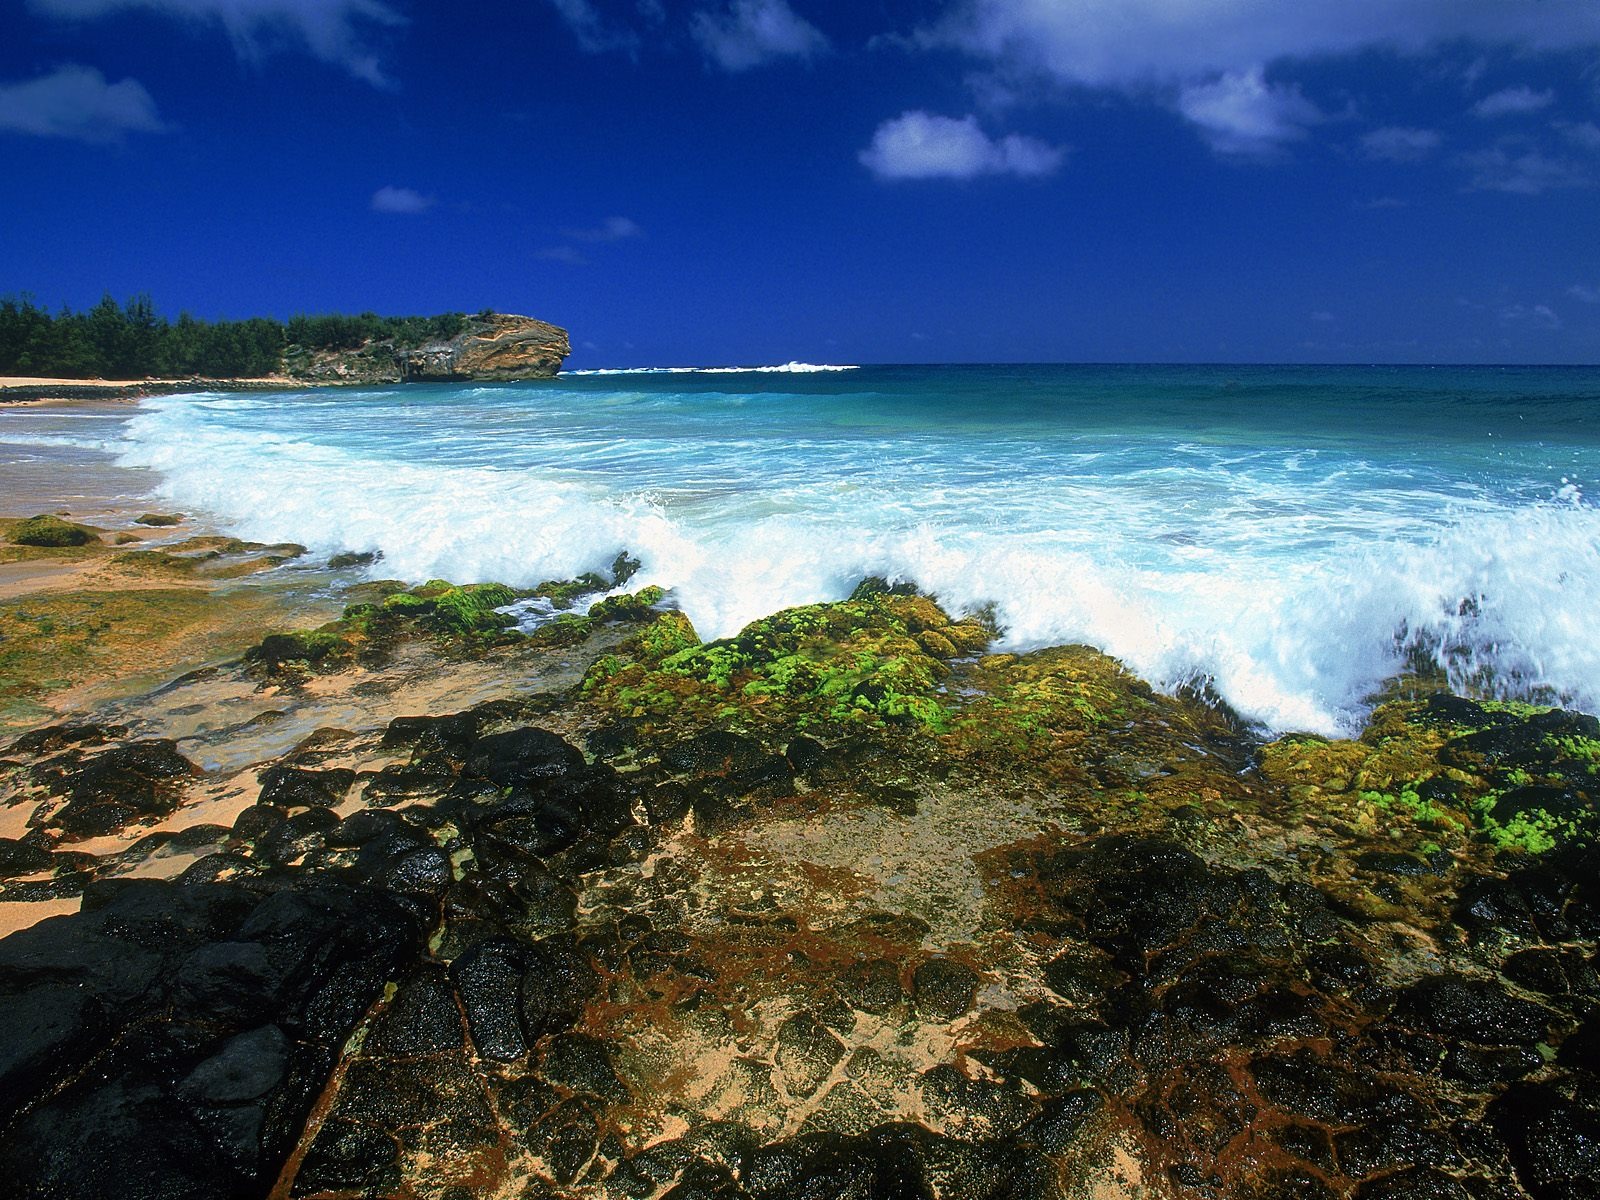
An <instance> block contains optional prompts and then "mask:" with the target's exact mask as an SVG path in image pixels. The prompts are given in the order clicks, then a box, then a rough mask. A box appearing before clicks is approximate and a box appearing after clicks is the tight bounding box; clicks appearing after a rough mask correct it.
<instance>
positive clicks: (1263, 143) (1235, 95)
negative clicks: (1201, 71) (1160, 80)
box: [1178, 67, 1322, 157]
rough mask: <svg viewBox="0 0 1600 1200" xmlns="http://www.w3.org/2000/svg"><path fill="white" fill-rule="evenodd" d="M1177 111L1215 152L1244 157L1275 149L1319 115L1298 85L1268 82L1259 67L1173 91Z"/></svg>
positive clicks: (1299, 134)
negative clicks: (1176, 102) (1175, 93)
mask: <svg viewBox="0 0 1600 1200" xmlns="http://www.w3.org/2000/svg"><path fill="white" fill-rule="evenodd" d="M1178 111H1179V112H1180V113H1182V114H1183V115H1184V117H1185V118H1186V119H1188V120H1189V121H1190V122H1192V123H1193V124H1194V125H1196V126H1198V127H1199V130H1200V133H1201V136H1203V137H1204V138H1205V139H1206V141H1207V142H1208V143H1209V144H1210V145H1211V148H1212V149H1213V150H1215V151H1217V153H1219V154H1228V155H1236V156H1246V157H1259V156H1262V155H1268V154H1272V153H1275V152H1276V151H1278V150H1280V149H1281V148H1282V147H1283V146H1284V144H1285V143H1287V142H1292V141H1296V140H1298V139H1299V138H1303V137H1304V136H1305V135H1306V126H1307V125H1312V124H1315V123H1316V122H1317V121H1320V120H1322V113H1321V112H1319V111H1318V109H1317V106H1316V105H1314V104H1312V103H1311V101H1309V100H1307V99H1306V98H1305V97H1304V96H1303V95H1301V94H1300V89H1299V88H1297V87H1292V86H1288V85H1284V84H1273V83H1268V82H1267V81H1266V77H1265V74H1264V72H1263V71H1262V69H1261V68H1260V67H1252V68H1251V69H1249V70H1247V71H1240V72H1230V73H1228V74H1226V75H1224V76H1222V78H1220V79H1218V80H1215V81H1214V82H1211V83H1196V84H1191V85H1190V86H1188V87H1186V88H1184V89H1183V90H1182V91H1181V92H1179V93H1178Z"/></svg>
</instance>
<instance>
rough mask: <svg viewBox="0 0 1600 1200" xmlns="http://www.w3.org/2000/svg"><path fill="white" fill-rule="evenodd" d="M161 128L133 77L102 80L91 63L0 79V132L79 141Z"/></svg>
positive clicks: (110, 138)
mask: <svg viewBox="0 0 1600 1200" xmlns="http://www.w3.org/2000/svg"><path fill="white" fill-rule="evenodd" d="M164 128H166V126H165V125H163V124H162V121H161V118H160V116H158V115H157V113H156V102H155V101H154V100H152V99H151V98H150V93H149V92H147V91H145V89H144V85H143V84H141V83H140V82H139V81H138V80H136V79H124V80H122V81H121V82H119V83H107V82H106V77H105V76H104V75H102V74H100V72H99V71H97V70H95V69H94V68H93V67H85V66H80V65H78V64H75V63H74V64H69V65H67V66H62V67H57V68H56V69H55V70H54V71H52V72H50V73H49V74H48V75H40V76H39V77H38V78H36V79H25V80H22V81H21V82H18V83H0V130H6V131H9V132H12V133H27V134H33V135H35V136H36V137H60V138H72V139H74V140H76V141H80V142H114V141H117V140H119V139H120V138H121V137H122V136H123V135H124V134H127V133H159V132H161V130H163V129H164Z"/></svg>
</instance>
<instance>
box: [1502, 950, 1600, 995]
mask: <svg viewBox="0 0 1600 1200" xmlns="http://www.w3.org/2000/svg"><path fill="white" fill-rule="evenodd" d="M1500 969H1501V971H1502V972H1504V974H1505V977H1506V978H1507V979H1509V980H1511V981H1512V982H1513V983H1518V984H1521V985H1522V986H1523V987H1525V988H1527V989H1529V990H1530V991H1534V992H1542V993H1544V994H1545V995H1546V996H1570V995H1574V994H1584V995H1593V994H1595V993H1596V992H1597V991H1600V978H1597V977H1596V974H1595V969H1594V965H1593V964H1592V963H1590V961H1589V960H1588V959H1587V958H1586V957H1584V954H1583V952H1582V951H1581V950H1575V949H1565V950H1550V949H1538V950H1522V951H1519V952H1518V953H1516V954H1513V955H1512V956H1511V957H1510V958H1508V959H1506V961H1505V962H1504V963H1503V964H1502V965H1501V967H1500Z"/></svg>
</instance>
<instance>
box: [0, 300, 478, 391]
mask: <svg viewBox="0 0 1600 1200" xmlns="http://www.w3.org/2000/svg"><path fill="white" fill-rule="evenodd" d="M490 316H492V314H490V313H488V312H484V313H480V314H478V317H477V318H476V319H478V320H486V319H488V318H489V317H490ZM473 320H474V318H472V317H469V316H468V315H467V314H466V313H441V314H439V315H438V316H432V317H415V316H413V317H384V316H379V315H378V314H377V313H371V312H365V313H358V314H355V315H345V314H339V313H327V314H321V315H306V314H301V315H297V316H293V317H291V318H290V319H289V320H288V321H287V322H285V321H279V320H277V319H276V318H273V317H251V318H249V319H247V320H242V321H230V320H224V319H218V320H215V321H204V320H200V319H198V318H196V317H194V316H192V315H190V314H189V313H182V314H180V315H179V317H178V318H177V320H175V321H171V320H168V319H167V318H166V317H164V316H162V315H161V314H160V313H158V312H157V311H156V308H155V305H154V304H153V303H152V301H151V299H150V297H149V296H146V295H138V296H134V297H132V298H130V299H129V300H127V301H126V302H124V303H121V304H119V303H117V301H116V300H115V299H114V298H113V297H112V296H111V295H109V294H107V295H106V296H105V297H103V298H102V299H101V301H100V302H99V303H98V304H96V305H95V306H94V307H93V308H91V309H88V310H87V311H85V312H74V311H73V310H72V309H70V308H66V307H63V308H62V309H61V310H60V311H59V312H55V313H52V312H50V311H49V310H48V309H46V308H43V307H41V306H39V305H37V304H35V303H34V302H33V300H32V299H31V298H29V297H27V296H20V297H19V296H7V297H4V298H0V375H18V376H45V377H50V378H62V379H155V378H181V377H187V376H201V377H205V378H212V379H229V378H249V377H257V376H264V375H273V374H277V373H279V372H281V371H282V370H283V369H284V360H285V357H286V355H294V354H296V353H298V354H300V355H308V354H315V353H317V352H320V351H348V350H357V349H360V348H361V347H363V346H366V345H368V344H370V343H374V342H379V343H385V344H387V345H389V346H391V347H393V348H394V349H397V350H407V349H415V348H416V347H419V346H422V345H424V344H426V343H429V342H436V341H448V340H449V339H451V338H454V337H456V336H458V335H459V334H461V333H462V332H463V331H464V330H465V329H467V327H468V325H469V324H470V323H471V322H472V321H473Z"/></svg>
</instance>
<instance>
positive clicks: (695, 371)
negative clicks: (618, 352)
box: [561, 362, 861, 375]
mask: <svg viewBox="0 0 1600 1200" xmlns="http://www.w3.org/2000/svg"><path fill="white" fill-rule="evenodd" d="M860 369H861V368H860V367H856V366H848V365H845V366H837V365H835V364H833V363H803V362H791V363H784V364H783V365H782V366H778V367H595V368H591V369H589V370H587V371H563V372H561V373H562V374H563V375H817V374H820V373H822V372H824V371H859V370H860Z"/></svg>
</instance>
